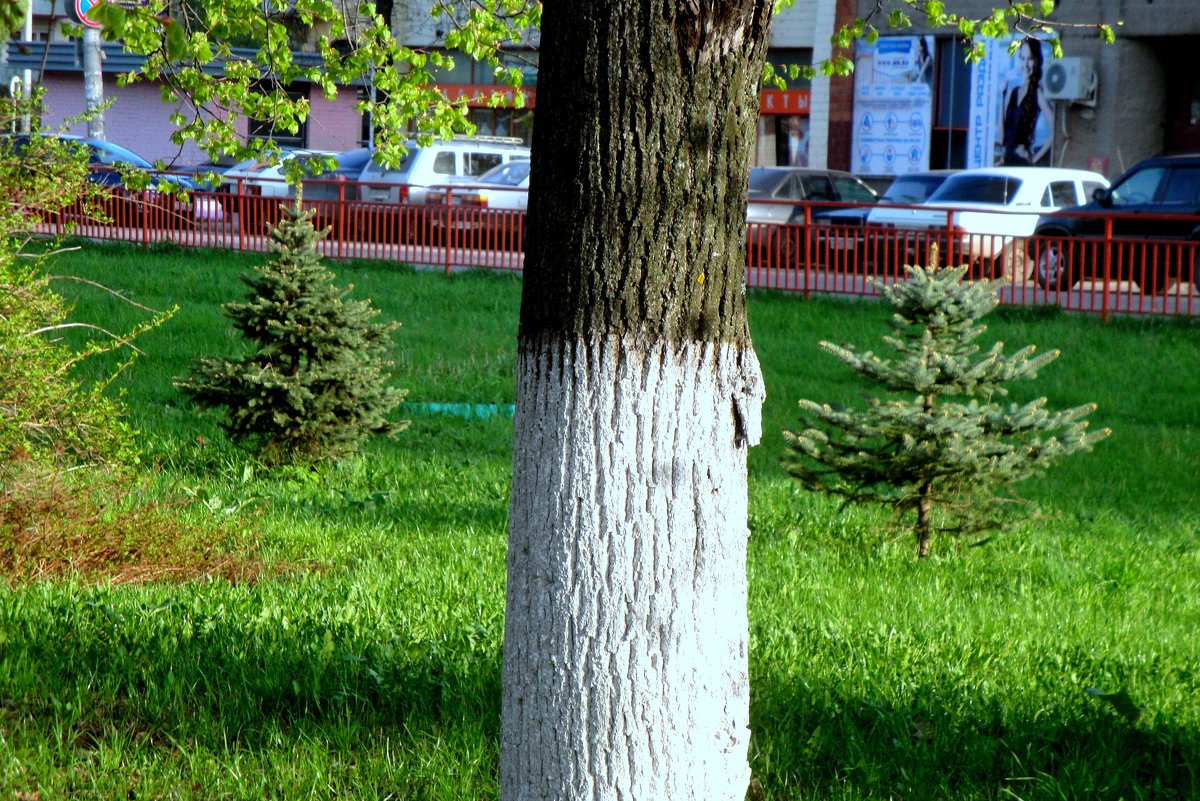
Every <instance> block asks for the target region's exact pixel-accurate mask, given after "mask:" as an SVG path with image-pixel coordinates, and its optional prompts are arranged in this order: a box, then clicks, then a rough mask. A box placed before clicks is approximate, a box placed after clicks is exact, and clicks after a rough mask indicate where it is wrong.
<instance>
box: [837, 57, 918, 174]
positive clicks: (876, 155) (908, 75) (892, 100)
mask: <svg viewBox="0 0 1200 801" xmlns="http://www.w3.org/2000/svg"><path fill="white" fill-rule="evenodd" d="M932 84H933V37H932V36H887V37H884V36H881V37H880V38H879V39H877V40H875V42H873V43H869V42H860V43H859V45H858V51H857V53H856V56H855V62H854V133H853V141H852V143H851V144H852V148H853V152H852V154H851V164H852V169H853V171H854V172H856V173H859V174H862V175H880V176H884V175H903V174H905V173H909V172H917V171H920V170H927V169H929V134H930V130H931V128H932V125H933V121H932V110H933V100H932V98H933V89H932Z"/></svg>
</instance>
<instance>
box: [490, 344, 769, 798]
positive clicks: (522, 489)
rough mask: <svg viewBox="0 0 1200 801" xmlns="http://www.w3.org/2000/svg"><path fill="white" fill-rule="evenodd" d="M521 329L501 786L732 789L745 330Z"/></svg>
mask: <svg viewBox="0 0 1200 801" xmlns="http://www.w3.org/2000/svg"><path fill="white" fill-rule="evenodd" d="M542 341H543V342H544V343H547V344H544V345H542V346H540V347H538V346H533V345H530V344H529V343H523V344H524V345H525V346H523V347H522V348H521V356H520V360H519V365H518V372H519V375H518V380H517V385H518V387H519V389H518V396H517V414H516V420H515V423H514V442H515V447H516V452H515V454H514V471H513V472H514V479H513V481H514V484H513V490H512V506H511V515H510V522H509V551H508V576H509V579H508V597H507V614H506V629H505V652H504V670H505V679H504V714H503V727H502V733H501V740H502V743H501V753H502V761H501V769H500V786H501V792H500V795H501V798H502V799H504V801H535V799H536V800H539V801H540V800H542V799H546V800H549V799H554V801H567V800H568V799H569V801H586V800H588V799H631V800H632V801H689V799H697V800H699V799H704V801H743V799H744V797H745V793H746V787H747V784H748V782H749V775H750V770H749V765H748V761H747V746H748V742H749V736H750V733H749V729H748V715H749V704H748V701H749V698H748V691H749V682H748V675H747V647H748V644H747V638H748V625H747V618H746V594H747V589H746V538H747V529H746V511H747V510H746V504H747V500H746V498H747V491H746V449H747V447H748V446H749V445H752V444H754V443H755V442H756V441H757V439H758V437H759V434H760V428H761V423H760V408H761V403H762V397H763V391H762V381H761V377H760V375H759V370H758V363H757V359H756V358H755V356H754V353H753V351H752V350H751V349H750V348H749V345H748V343H747V345H746V346H745V348H744V349H742V348H739V347H738V346H735V345H730V344H716V343H692V344H690V345H686V346H683V347H678V346H670V345H667V344H666V343H657V344H654V345H651V346H650V347H649V349H647V348H646V347H639V345H637V344H635V343H633V342H631V341H628V340H625V341H620V340H617V339H615V338H611V337H610V338H607V339H602V340H600V341H594V342H587V341H562V340H557V341H555V340H553V339H551V338H546V339H543V340H542Z"/></svg>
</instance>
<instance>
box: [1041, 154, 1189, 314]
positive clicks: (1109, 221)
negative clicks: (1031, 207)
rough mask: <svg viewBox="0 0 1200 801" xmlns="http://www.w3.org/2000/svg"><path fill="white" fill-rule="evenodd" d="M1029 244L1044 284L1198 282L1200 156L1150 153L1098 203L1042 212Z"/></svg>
mask: <svg viewBox="0 0 1200 801" xmlns="http://www.w3.org/2000/svg"><path fill="white" fill-rule="evenodd" d="M1028 249H1029V256H1030V258H1031V259H1032V260H1033V261H1034V262H1035V264H1036V267H1035V275H1036V277H1037V281H1038V283H1039V284H1041V285H1042V287H1044V288H1046V289H1051V290H1067V289H1070V288H1071V287H1072V286H1074V285H1075V284H1076V283H1078V282H1079V281H1095V280H1101V279H1103V278H1104V277H1105V276H1107V277H1108V279H1109V280H1110V281H1128V282H1132V283H1136V284H1137V285H1138V287H1139V288H1140V289H1141V291H1142V292H1143V294H1156V293H1159V292H1164V291H1169V290H1170V289H1171V288H1172V287H1173V286H1176V285H1177V284H1178V283H1180V282H1190V283H1191V284H1192V287H1193V288H1194V289H1195V288H1197V287H1200V256H1198V255H1197V254H1198V252H1200V154H1191V155H1174V156H1157V157H1155V158H1151V159H1147V160H1145V161H1142V162H1140V163H1138V164H1137V165H1135V166H1134V167H1133V168H1132V169H1131V170H1129V172H1127V173H1125V174H1124V175H1123V176H1121V178H1119V179H1118V180H1117V181H1116V183H1114V184H1113V185H1112V186H1111V187H1109V188H1108V189H1098V190H1096V192H1095V194H1094V195H1093V199H1092V202H1090V203H1087V204H1085V205H1083V206H1078V207H1076V208H1073V209H1070V210H1069V211H1063V212H1058V213H1056V214H1048V215H1043V216H1042V217H1040V218H1039V219H1038V222H1037V226H1036V228H1035V229H1034V236H1033V238H1032V239H1030V240H1029V244H1028Z"/></svg>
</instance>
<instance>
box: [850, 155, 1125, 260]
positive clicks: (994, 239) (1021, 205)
mask: <svg viewBox="0 0 1200 801" xmlns="http://www.w3.org/2000/svg"><path fill="white" fill-rule="evenodd" d="M1107 186H1108V180H1107V179H1106V178H1105V177H1104V176H1102V175H1100V174H1099V173H1096V172H1091V171H1089V170H1076V169H1066V168H1054V167H983V168H978V169H969V170H962V171H960V172H957V173H955V174H954V175H951V176H950V177H948V178H947V179H946V180H945V181H944V182H943V183H942V185H941V186H939V187H938V188H937V190H936V191H934V193H933V194H931V195H930V196H929V198H928V199H927V200H926V202H925V203H924V204H922V205H920V206H911V207H902V206H876V207H875V208H873V209H872V210H871V212H870V213H869V214H868V215H867V225H868V226H870V227H873V228H875V229H877V230H876V231H875V232H874V235H875V236H877V237H881V238H882V239H883V240H884V241H886V242H887V243H888V245H889V246H891V247H894V248H896V249H897V250H899V251H900V255H901V256H902V257H903V258H904V259H905V263H911V262H913V261H916V262H921V263H925V262H926V261H927V260H928V247H929V245H930V244H933V243H936V244H937V245H938V246H939V248H940V249H941V260H942V264H963V263H967V264H971V265H972V266H973V267H974V268H975V269H974V270H973V271H972V275H975V276H982V277H989V278H998V277H1000V276H1003V275H1010V276H1015V277H1018V278H1024V277H1025V273H1026V259H1025V240H1026V239H1027V238H1028V237H1030V236H1031V235H1032V234H1033V232H1034V227H1035V226H1036V225H1037V220H1038V217H1039V215H1041V214H1045V213H1048V212H1051V211H1057V210H1058V209H1065V208H1071V207H1073V206H1078V205H1081V204H1083V203H1086V202H1087V199H1088V198H1089V197H1090V196H1091V193H1092V192H1093V191H1095V190H1096V189H1100V188H1104V187H1107ZM879 229H884V230H879Z"/></svg>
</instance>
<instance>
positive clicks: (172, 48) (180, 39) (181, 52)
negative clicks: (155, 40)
mask: <svg viewBox="0 0 1200 801" xmlns="http://www.w3.org/2000/svg"><path fill="white" fill-rule="evenodd" d="M165 33H166V36H164V37H163V46H164V47H165V49H166V51H167V59H168V60H169V61H179V60H180V59H182V58H183V57H184V56H185V55H186V54H187V34H186V33H185V32H184V30H183V26H182V25H180V24H179V23H177V22H175V20H173V19H168V20H167V22H166V31H165Z"/></svg>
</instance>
